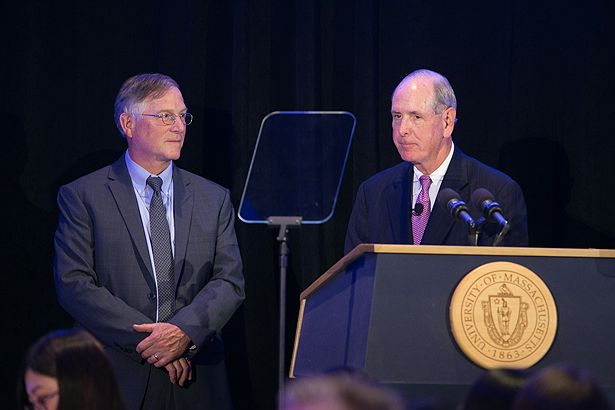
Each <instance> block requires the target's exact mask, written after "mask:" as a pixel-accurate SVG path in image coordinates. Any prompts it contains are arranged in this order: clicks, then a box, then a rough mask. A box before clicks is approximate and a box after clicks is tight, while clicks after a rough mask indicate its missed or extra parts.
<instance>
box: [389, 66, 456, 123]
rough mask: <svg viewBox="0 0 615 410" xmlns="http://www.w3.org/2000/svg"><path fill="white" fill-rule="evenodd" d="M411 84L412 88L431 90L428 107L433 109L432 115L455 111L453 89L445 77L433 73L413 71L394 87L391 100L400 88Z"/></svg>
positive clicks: (424, 70) (422, 70) (429, 71)
mask: <svg viewBox="0 0 615 410" xmlns="http://www.w3.org/2000/svg"><path fill="white" fill-rule="evenodd" d="M409 84H412V85H413V86H416V85H417V84H418V85H423V86H428V87H430V88H431V97H432V100H431V102H430V105H431V106H432V108H433V112H434V113H440V112H442V111H443V110H445V109H447V108H448V107H453V108H455V109H457V98H456V97H455V92H454V91H453V87H451V84H450V83H449V82H448V80H447V79H446V77H444V76H443V75H442V74H439V73H436V72H435V71H431V70H426V69H421V70H415V71H413V72H411V73H410V74H408V75H407V76H405V77H404V79H403V80H401V82H400V83H399V84H398V85H397V87H395V90H394V91H393V95H392V96H391V99H393V97H394V96H395V93H397V91H398V90H399V89H401V88H404V87H406V86H408V85H409Z"/></svg>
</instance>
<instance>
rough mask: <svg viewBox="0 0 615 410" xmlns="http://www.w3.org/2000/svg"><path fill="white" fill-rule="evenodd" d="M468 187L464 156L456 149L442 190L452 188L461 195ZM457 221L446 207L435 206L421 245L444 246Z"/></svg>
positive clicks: (437, 204) (441, 186)
mask: <svg viewBox="0 0 615 410" xmlns="http://www.w3.org/2000/svg"><path fill="white" fill-rule="evenodd" d="M467 185H468V170H467V164H466V161H465V156H464V154H463V153H462V152H461V151H460V150H459V149H458V148H457V147H455V152H454V153H453V158H451V163H450V164H449V166H448V169H447V171H446V174H445V175H444V180H443V181H442V185H440V190H442V189H444V188H451V189H452V190H454V191H456V192H457V193H459V194H461V192H462V191H463V190H464V188H465V187H466V186H467ZM455 223H456V221H455V220H454V219H453V218H452V217H451V215H450V213H449V212H448V211H447V210H445V209H444V207H443V206H442V205H441V204H439V203H436V204H434V206H433V210H432V211H431V215H430V216H429V221H428V222H427V227H426V228H425V234H424V235H423V239H422V241H421V243H422V244H423V245H442V244H444V243H446V238H447V236H448V235H449V233H450V231H451V230H452V229H453V226H454V225H455Z"/></svg>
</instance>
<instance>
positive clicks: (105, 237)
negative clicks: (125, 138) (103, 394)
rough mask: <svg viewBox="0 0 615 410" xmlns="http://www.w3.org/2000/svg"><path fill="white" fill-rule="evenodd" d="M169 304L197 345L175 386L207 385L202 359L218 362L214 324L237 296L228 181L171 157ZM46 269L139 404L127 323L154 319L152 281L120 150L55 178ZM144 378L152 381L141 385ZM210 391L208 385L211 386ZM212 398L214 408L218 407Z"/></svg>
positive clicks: (130, 401)
mask: <svg viewBox="0 0 615 410" xmlns="http://www.w3.org/2000/svg"><path fill="white" fill-rule="evenodd" d="M173 184H174V185H173V190H174V218H175V258H174V260H175V270H174V272H175V286H176V287H175V290H176V298H175V313H174V316H173V317H172V318H171V319H170V320H169V322H170V323H173V324H175V325H177V326H178V327H179V328H181V329H182V330H183V331H184V332H186V333H187V334H188V336H189V337H190V338H191V340H192V341H193V343H195V344H196V346H197V347H198V348H199V351H198V353H197V354H196V356H194V357H193V359H192V366H193V373H194V376H195V377H194V381H193V383H192V384H191V385H189V386H188V387H187V388H184V389H181V392H180V393H179V394H188V395H189V394H192V393H194V399H195V401H196V403H195V407H194V408H208V407H207V404H205V403H201V405H200V406H199V397H202V392H203V391H207V389H210V390H212V391H213V392H212V394H213V395H216V394H217V393H216V389H219V388H224V386H225V383H226V381H225V380H219V381H217V382H218V383H222V384H221V385H220V386H222V387H220V386H216V385H215V382H216V381H213V383H214V385H212V380H208V379H209V377H208V376H207V375H208V374H224V372H221V373H220V372H219V371H213V372H212V371H211V369H210V368H206V366H223V365H224V362H223V360H222V358H223V357H224V352H223V348H222V340H221V338H220V336H219V331H220V329H221V328H222V327H223V326H224V324H225V323H226V322H227V321H228V320H229V318H230V317H231V316H232V314H233V312H235V310H236V309H237V307H238V306H239V305H240V303H241V301H242V300H243V298H244V279H243V274H242V263H241V256H240V254H239V248H238V245H237V239H236V237H235V230H234V211H233V207H232V204H231V201H230V196H229V192H228V190H226V189H224V188H222V187H220V186H219V185H217V184H214V183H213V182H211V181H208V180H206V179H204V178H202V177H199V176H197V175H195V174H192V173H189V172H187V171H184V170H182V169H180V168H177V167H175V166H174V169H173ZM58 204H59V208H60V218H59V223H58V228H57V231H56V236H55V250H56V256H55V261H54V275H55V282H56V290H57V294H58V300H59V302H60V304H61V305H62V306H63V307H64V308H65V309H66V311H67V312H68V313H69V314H70V315H71V316H73V318H74V319H75V320H76V321H77V323H78V324H79V325H80V326H82V327H84V328H86V329H87V330H89V331H90V332H91V333H93V334H94V335H95V336H96V337H97V338H98V339H99V340H100V341H101V342H102V343H103V344H104V346H105V348H106V350H107V352H108V354H109V358H110V360H111V362H112V364H113V365H114V369H115V371H116V374H117V377H118V382H119V384H120V388H121V389H122V393H123V395H124V398H125V400H126V401H127V405H128V406H127V407H128V408H129V409H136V408H138V407H139V404H140V403H141V400H142V398H143V395H144V392H145V389H146V387H147V383H148V379H149V372H150V371H161V370H158V369H152V367H151V366H150V365H149V364H147V363H146V362H144V361H143V360H142V359H141V356H140V355H139V354H138V353H137V352H136V351H135V347H136V345H137V344H138V343H139V342H141V340H143V339H144V338H145V337H146V336H147V334H143V333H137V332H135V331H134V330H133V329H132V325H133V324H135V323H153V322H155V319H156V300H155V295H156V286H155V282H154V277H153V273H152V266H151V262H150V257H149V252H148V248H147V243H146V239H145V233H144V230H143V225H142V223H141V216H140V214H139V208H138V204H137V198H136V195H135V192H134V189H133V186H132V181H131V179H130V175H129V173H128V169H127V168H126V163H125V160H124V157H123V156H122V157H121V158H120V159H119V160H118V161H116V162H115V163H114V164H112V165H110V166H108V167H105V168H102V169H100V170H98V171H95V172H93V173H91V174H89V175H86V176H84V177H82V178H79V179H77V180H76V181H74V182H72V183H70V184H68V185H65V186H63V187H61V188H60V191H59V193H58ZM149 388H152V386H149ZM210 396H211V395H210ZM225 407H226V405H225V404H223V403H220V405H219V406H216V408H225Z"/></svg>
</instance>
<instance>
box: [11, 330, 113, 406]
mask: <svg viewBox="0 0 615 410" xmlns="http://www.w3.org/2000/svg"><path fill="white" fill-rule="evenodd" d="M18 386H19V387H18V402H20V404H21V405H22V407H21V408H26V409H36V410H42V409H44V410H81V409H88V410H103V409H105V410H120V409H124V406H123V404H122V400H121V398H120V393H119V389H118V385H117V382H116V380H115V374H114V373H113V369H112V368H111V364H110V363H109V361H108V359H107V356H106V354H105V352H104V350H103V348H102V346H101V345H100V343H99V342H98V341H97V340H96V339H95V338H94V337H93V336H92V335H90V334H89V333H87V332H86V331H84V330H79V329H63V330H56V331H54V332H51V333H49V334H47V335H45V336H43V337H42V338H40V339H39V340H38V341H37V342H36V343H35V344H34V345H33V346H32V347H31V348H30V350H29V351H28V353H27V355H26V357H25V360H24V366H23V376H22V379H21V380H20V381H19V384H18Z"/></svg>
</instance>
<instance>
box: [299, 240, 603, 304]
mask: <svg viewBox="0 0 615 410" xmlns="http://www.w3.org/2000/svg"><path fill="white" fill-rule="evenodd" d="M365 253H377V254H415V255H487V256H489V255H491V256H498V255H501V256H537V257H559V258H615V249H593V248H591V249H580V248H522V247H490V246H446V245H385V244H368V243H362V244H359V245H357V246H356V247H355V248H354V249H353V250H351V251H350V252H348V254H346V255H345V256H344V257H343V258H341V259H340V260H339V261H337V262H336V263H335V264H334V265H333V266H331V267H330V268H329V269H328V270H327V271H326V272H325V273H323V274H322V275H321V276H320V277H319V278H318V279H316V280H315V281H314V282H313V283H312V284H311V285H310V286H308V287H307V288H306V289H305V290H304V291H303V292H301V296H300V299H305V298H306V297H307V296H308V295H310V294H312V293H313V292H314V291H316V290H317V289H318V288H320V286H322V285H323V284H324V283H325V282H326V281H327V280H328V279H329V278H330V277H331V276H333V275H334V274H335V273H337V272H339V271H341V270H343V269H345V268H346V266H348V265H350V263H351V262H353V261H354V260H355V259H358V258H359V257H360V256H361V255H363V254H365Z"/></svg>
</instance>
